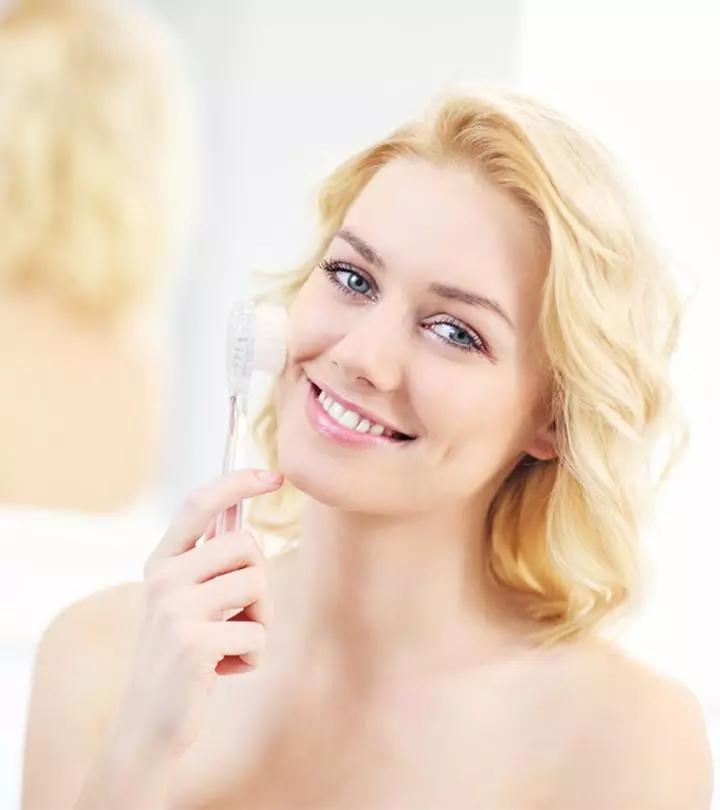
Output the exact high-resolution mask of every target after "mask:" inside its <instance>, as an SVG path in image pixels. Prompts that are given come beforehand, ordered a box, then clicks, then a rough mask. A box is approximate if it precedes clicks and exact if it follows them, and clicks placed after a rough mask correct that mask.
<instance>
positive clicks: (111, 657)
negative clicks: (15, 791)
mask: <svg viewBox="0 0 720 810" xmlns="http://www.w3.org/2000/svg"><path fill="white" fill-rule="evenodd" d="M143 601H144V593H143V586H142V585H141V584H127V585H120V586H117V587H114V588H109V589H107V590H104V591H99V592H97V593H95V594H92V595H90V596H87V597H85V598H84V599H82V600H80V601H78V602H75V603H74V604H72V605H70V606H69V607H68V608H66V609H65V610H63V611H62V612H61V613H60V614H59V615H58V616H57V617H56V618H55V619H54V620H53V621H52V622H51V624H50V625H49V626H48V628H47V629H46V631H45V633H44V634H43V637H42V639H41V641H40V644H39V645H38V648H37V652H36V656H35V666H34V672H33V683H32V690H31V695H30V709H29V714H28V721H27V732H26V740H25V758H24V767H23V805H22V806H23V810H34V808H40V807H50V806H56V807H58V806H63V804H62V801H61V799H60V797H61V796H66V795H71V794H72V792H73V791H74V790H77V789H78V786H79V783H80V782H81V780H82V778H84V773H85V769H86V767H87V765H88V764H89V762H90V761H91V760H92V758H93V756H94V755H95V753H96V750H97V748H98V747H99V745H100V744H101V741H102V739H103V738H104V736H105V733H106V730H107V727H108V724H109V723H110V721H111V720H112V718H113V716H114V713H115V712H116V710H117V707H118V704H119V700H120V698H121V692H122V689H123V687H124V684H125V682H126V679H127V673H128V670H129V665H130V658H131V654H132V648H133V645H134V638H135V632H136V629H137V626H138V622H139V619H140V616H141V611H142V608H143Z"/></svg>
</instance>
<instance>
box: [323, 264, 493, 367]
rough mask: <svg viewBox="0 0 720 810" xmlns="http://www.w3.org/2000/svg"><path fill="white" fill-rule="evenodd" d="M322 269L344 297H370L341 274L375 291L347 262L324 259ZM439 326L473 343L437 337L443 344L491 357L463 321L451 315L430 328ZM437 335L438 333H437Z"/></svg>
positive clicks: (482, 342) (373, 298)
mask: <svg viewBox="0 0 720 810" xmlns="http://www.w3.org/2000/svg"><path fill="white" fill-rule="evenodd" d="M319 267H320V269H321V270H322V271H323V273H325V275H326V276H327V278H328V279H329V281H330V283H331V284H333V286H335V287H336V288H337V289H338V290H340V292H341V293H343V295H347V296H349V297H350V298H358V297H360V298H367V297H368V296H367V295H365V294H364V293H361V292H358V291H357V290H352V289H350V287H348V286H347V285H345V284H343V283H342V281H340V279H339V278H338V275H339V274H340V273H343V272H344V273H349V274H350V275H353V276H357V277H358V278H361V279H363V281H365V282H366V283H367V284H368V285H369V286H370V287H371V288H373V289H375V287H374V285H373V284H372V283H371V282H370V280H369V279H368V278H367V277H366V276H365V274H364V273H362V272H361V271H360V270H359V269H358V268H357V267H354V266H353V265H352V264H347V263H346V262H339V261H335V260H330V259H324V260H323V261H321V262H320V265H319ZM376 298H377V290H376V289H375V293H374V297H372V298H369V300H371V301H374V300H376ZM438 324H447V325H448V326H454V327H455V328H456V329H459V330H461V331H463V332H465V333H466V334H467V335H468V336H469V337H470V340H471V343H469V344H465V345H463V344H462V343H455V342H454V341H452V340H448V339H447V338H444V337H441V336H440V335H437V337H438V338H439V339H440V340H442V341H443V343H447V344H448V345H449V346H452V347H454V348H456V349H459V350H460V351H461V352H478V353H480V354H484V355H487V356H488V357H489V356H490V349H489V347H488V345H487V343H485V341H484V340H483V338H482V337H480V335H478V334H477V332H475V331H474V330H473V329H470V327H469V326H466V325H465V324H464V323H462V321H459V320H457V319H456V318H453V317H452V316H450V315H444V316H442V319H441V320H437V321H433V322H432V323H431V324H430V326H436V325H438ZM435 334H437V333H435Z"/></svg>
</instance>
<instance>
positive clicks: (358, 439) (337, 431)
mask: <svg viewBox="0 0 720 810" xmlns="http://www.w3.org/2000/svg"><path fill="white" fill-rule="evenodd" d="M306 412H307V417H308V421H309V422H310V424H311V425H312V426H313V427H314V428H315V430H317V432H318V433H319V434H320V435H321V436H324V437H325V438H327V439H331V440H332V441H334V442H337V443H338V444H344V445H349V446H352V447H378V446H379V445H403V444H409V442H403V441H399V440H398V439H391V438H390V437H389V436H375V435H373V434H372V433H358V432H357V430H351V429H350V428H346V427H343V426H342V425H339V424H338V423H337V422H335V421H334V420H333V419H331V418H330V417H329V416H328V415H327V413H326V412H325V410H324V409H323V407H322V405H321V404H320V400H319V399H318V395H317V392H316V389H315V388H314V387H313V386H312V384H311V383H310V382H309V381H308V398H307V408H306Z"/></svg>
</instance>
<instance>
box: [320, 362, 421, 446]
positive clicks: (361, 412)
mask: <svg viewBox="0 0 720 810" xmlns="http://www.w3.org/2000/svg"><path fill="white" fill-rule="evenodd" d="M308 379H309V380H310V382H311V383H312V384H313V385H314V386H315V387H316V388H319V389H320V390H321V391H324V392H325V393H326V394H327V395H328V396H329V397H330V398H331V399H332V400H333V401H334V402H337V403H338V404H340V405H342V406H343V408H346V409H347V410H349V411H355V413H356V414H357V415H358V416H360V417H362V418H364V419H368V420H369V421H371V422H375V424H377V425H382V426H383V427H384V428H386V429H387V430H391V431H393V432H394V433H401V434H402V435H403V436H411V437H412V434H410V433H407V432H406V431H404V430H402V429H401V428H399V427H398V426H397V425H393V424H392V423H391V422H387V421H386V420H384V419H381V418H380V417H379V416H376V415H375V414H374V413H373V412H372V411H368V410H367V409H366V408H361V407H360V406H359V405H356V404H355V403H354V402H351V401H350V400H349V399H345V397H342V396H340V394H338V393H336V392H335V391H333V389H332V388H330V387H329V386H327V385H325V384H324V383H320V382H316V381H315V380H313V379H312V378H311V377H309V376H308Z"/></svg>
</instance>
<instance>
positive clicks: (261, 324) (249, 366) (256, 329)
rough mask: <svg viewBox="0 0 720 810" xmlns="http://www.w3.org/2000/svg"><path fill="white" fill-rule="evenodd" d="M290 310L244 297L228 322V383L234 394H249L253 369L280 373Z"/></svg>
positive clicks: (283, 362) (285, 350)
mask: <svg viewBox="0 0 720 810" xmlns="http://www.w3.org/2000/svg"><path fill="white" fill-rule="evenodd" d="M286 330H287V313H286V312H285V310H284V309H283V308H282V307H280V306H274V305H272V304H258V305H255V304H254V303H253V302H252V301H241V302H240V303H238V304H236V305H235V306H234V307H233V310H232V312H231V314H230V321H229V324H228V383H229V386H230V391H231V393H233V394H245V395H247V389H248V386H249V382H250V375H251V374H252V372H254V371H264V372H267V373H270V374H279V373H280V372H281V371H282V370H283V368H284V367H285V359H286V355H287V345H286V342H287V338H286Z"/></svg>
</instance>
